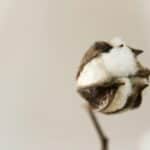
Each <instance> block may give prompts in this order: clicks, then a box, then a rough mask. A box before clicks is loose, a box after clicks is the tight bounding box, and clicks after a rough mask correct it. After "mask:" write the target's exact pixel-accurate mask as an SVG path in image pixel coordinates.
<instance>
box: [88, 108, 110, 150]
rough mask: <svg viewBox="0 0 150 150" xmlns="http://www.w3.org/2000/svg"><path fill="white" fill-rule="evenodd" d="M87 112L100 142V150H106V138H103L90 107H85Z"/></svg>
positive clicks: (103, 135)
mask: <svg viewBox="0 0 150 150" xmlns="http://www.w3.org/2000/svg"><path fill="white" fill-rule="evenodd" d="M87 112H88V114H89V116H90V118H91V120H92V123H93V125H94V127H95V129H96V132H97V134H98V136H99V140H100V142H101V150H108V138H107V137H106V136H105V134H104V132H103V130H102V128H101V126H100V124H99V122H98V120H97V118H96V116H95V114H94V112H93V111H92V109H91V107H90V106H88V107H87Z"/></svg>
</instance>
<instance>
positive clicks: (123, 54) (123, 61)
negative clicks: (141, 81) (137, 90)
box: [102, 46, 138, 77]
mask: <svg viewBox="0 0 150 150" xmlns="http://www.w3.org/2000/svg"><path fill="white" fill-rule="evenodd" d="M102 59H103V62H104V65H105V67H106V69H107V70H108V72H109V73H110V74H111V75H112V76H114V77H123V76H124V77H125V76H128V75H134V74H135V73H136V72H137V70H138V67H137V61H136V58H135V57H134V54H133V53H132V51H131V50H130V49H129V48H128V47H126V46H123V47H114V48H112V50H111V51H110V52H109V53H103V54H102Z"/></svg>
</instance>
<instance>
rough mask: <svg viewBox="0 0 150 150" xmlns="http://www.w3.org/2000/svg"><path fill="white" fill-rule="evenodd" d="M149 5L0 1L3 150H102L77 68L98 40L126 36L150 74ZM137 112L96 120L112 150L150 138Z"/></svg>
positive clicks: (144, 1)
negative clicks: (79, 86) (77, 80)
mask: <svg viewBox="0 0 150 150" xmlns="http://www.w3.org/2000/svg"><path fill="white" fill-rule="evenodd" d="M149 9H150V2H149V0H132V1H131V0H113V1H110V0H0V149H1V150H83V149H86V150H98V149H99V142H98V139H97V136H96V134H95V131H94V129H93V126H92V124H91V122H90V120H89V118H88V116H87V114H86V112H85V111H84V109H83V108H82V106H81V105H82V104H83V103H84V101H83V100H82V99H81V98H80V97H79V96H78V95H77V94H76V92H75V82H74V77H75V73H76V70H77V66H78V64H79V60H80V58H81V56H82V55H83V53H84V52H85V50H86V49H87V48H88V47H89V46H90V45H91V44H92V43H93V42H94V41H95V40H110V39H111V38H112V37H114V36H116V35H117V36H122V37H123V38H124V39H125V40H126V41H127V42H128V43H129V44H130V45H132V46H135V47H138V48H142V49H144V50H145V54H144V55H142V56H141V57H140V59H141V60H142V61H143V63H145V64H147V66H150V61H149V56H150V51H149V49H150V44H149V43H150V42H149V39H150V30H149V26H150V16H149V13H150V10H149ZM149 100H150V92H149V89H147V92H145V96H144V101H143V105H142V107H141V108H140V109H139V110H136V111H133V112H128V113H125V114H121V115H116V116H104V115H101V114H97V115H98V117H99V120H100V121H101V123H102V125H103V127H104V129H105V131H106V134H107V135H108V136H109V137H110V138H111V142H110V144H111V145H110V146H111V149H110V150H133V149H137V150H138V147H139V141H140V139H141V137H142V136H143V135H144V133H146V132H147V131H149V130H150V117H149V112H150V110H149V105H150V101H149Z"/></svg>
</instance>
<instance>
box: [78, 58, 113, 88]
mask: <svg viewBox="0 0 150 150" xmlns="http://www.w3.org/2000/svg"><path fill="white" fill-rule="evenodd" d="M109 78H110V77H109V73H108V72H107V71H106V69H105V66H104V63H103V60H102V59H101V58H100V57H98V58H95V59H93V60H92V61H90V62H89V63H87V64H86V65H85V67H84V68H83V70H82V72H81V74H80V76H79V78H78V80H77V86H78V87H84V86H90V85H91V84H96V83H99V84H102V83H104V82H105V81H108V80H109Z"/></svg>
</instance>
